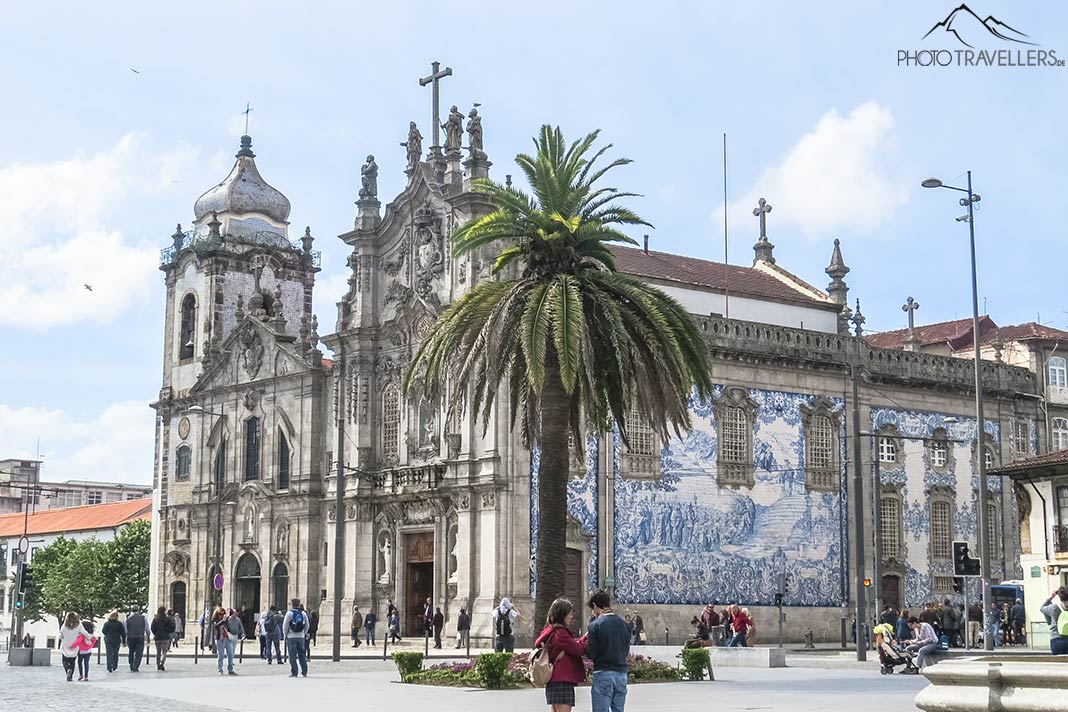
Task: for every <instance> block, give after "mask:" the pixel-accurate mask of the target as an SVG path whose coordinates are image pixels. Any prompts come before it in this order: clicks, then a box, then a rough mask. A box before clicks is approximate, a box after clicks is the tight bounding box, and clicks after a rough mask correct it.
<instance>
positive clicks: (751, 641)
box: [742, 608, 757, 648]
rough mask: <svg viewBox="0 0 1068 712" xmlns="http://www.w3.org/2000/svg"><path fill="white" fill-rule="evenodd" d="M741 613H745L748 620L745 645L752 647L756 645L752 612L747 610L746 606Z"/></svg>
mask: <svg viewBox="0 0 1068 712" xmlns="http://www.w3.org/2000/svg"><path fill="white" fill-rule="evenodd" d="M742 613H743V614H744V615H745V619H746V620H747V621H749V630H747V631H746V632H745V647H747V648H752V647H753V646H754V645H756V632H757V631H756V623H755V622H754V621H753V614H751V613H750V612H749V609H748V608H743V609H742Z"/></svg>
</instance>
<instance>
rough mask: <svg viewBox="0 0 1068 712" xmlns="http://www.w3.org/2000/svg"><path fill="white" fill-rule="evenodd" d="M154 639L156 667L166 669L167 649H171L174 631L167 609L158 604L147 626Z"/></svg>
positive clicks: (161, 669)
mask: <svg viewBox="0 0 1068 712" xmlns="http://www.w3.org/2000/svg"><path fill="white" fill-rule="evenodd" d="M149 630H150V632H151V633H152V638H153V640H155V641H156V669H157V670H160V671H161V672H162V671H166V668H164V663H166V662H167V651H169V650H170V649H171V635H172V634H173V633H174V621H173V620H171V619H170V618H169V617H168V616H167V609H166V608H164V607H163V606H160V607H159V609H158V610H157V611H156V617H155V618H153V619H152V625H151V627H150V628H149Z"/></svg>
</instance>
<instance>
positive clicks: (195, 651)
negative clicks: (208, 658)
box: [193, 640, 200, 665]
mask: <svg viewBox="0 0 1068 712" xmlns="http://www.w3.org/2000/svg"><path fill="white" fill-rule="evenodd" d="M199 652H200V641H199V640H198V641H197V642H196V643H194V644H193V664H194V665H196V664H197V663H199V662H200V661H199V660H198V659H197V654H198V653H199Z"/></svg>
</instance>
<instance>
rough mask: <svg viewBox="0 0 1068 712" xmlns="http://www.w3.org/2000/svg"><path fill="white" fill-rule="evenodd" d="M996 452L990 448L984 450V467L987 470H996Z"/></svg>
mask: <svg viewBox="0 0 1068 712" xmlns="http://www.w3.org/2000/svg"><path fill="white" fill-rule="evenodd" d="M994 464H995V463H994V451H993V450H991V449H990V448H988V447H984V448H983V467H984V468H985V469H987V470H992V469H994Z"/></svg>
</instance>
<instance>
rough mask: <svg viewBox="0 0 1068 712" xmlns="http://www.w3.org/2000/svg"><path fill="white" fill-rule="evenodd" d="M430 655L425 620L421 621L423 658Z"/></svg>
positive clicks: (428, 636) (428, 632) (428, 633)
mask: <svg viewBox="0 0 1068 712" xmlns="http://www.w3.org/2000/svg"><path fill="white" fill-rule="evenodd" d="M429 657H430V631H429V630H427V629H426V621H423V659H424V660H426V659H427V658H429Z"/></svg>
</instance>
